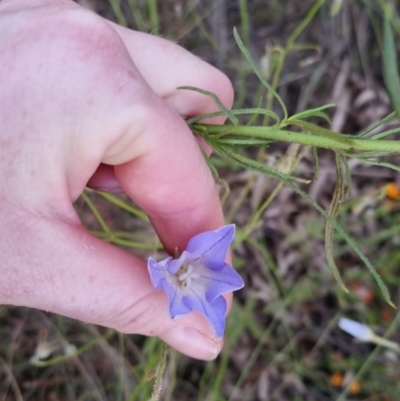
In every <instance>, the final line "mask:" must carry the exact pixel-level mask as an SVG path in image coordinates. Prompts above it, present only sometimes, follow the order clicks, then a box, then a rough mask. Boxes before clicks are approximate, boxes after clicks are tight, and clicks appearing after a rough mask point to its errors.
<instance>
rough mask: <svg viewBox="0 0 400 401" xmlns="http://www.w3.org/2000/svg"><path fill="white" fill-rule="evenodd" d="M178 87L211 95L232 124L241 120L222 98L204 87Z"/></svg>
mask: <svg viewBox="0 0 400 401" xmlns="http://www.w3.org/2000/svg"><path fill="white" fill-rule="evenodd" d="M178 89H181V90H189V91H194V92H198V93H201V94H202V95H205V96H209V97H210V98H211V99H213V100H214V102H215V103H216V104H217V106H218V107H219V108H220V109H221V111H223V112H224V114H225V115H226V117H227V118H228V119H229V120H230V121H231V122H232V124H234V125H236V124H237V123H238V122H239V120H238V119H237V118H236V117H235V115H234V114H233V113H232V111H231V110H228V109H227V108H226V107H225V106H224V105H223V104H222V102H221V100H219V98H218V96H217V95H216V94H215V93H213V92H209V91H206V90H204V89H199V88H195V87H194V86H179V87H178Z"/></svg>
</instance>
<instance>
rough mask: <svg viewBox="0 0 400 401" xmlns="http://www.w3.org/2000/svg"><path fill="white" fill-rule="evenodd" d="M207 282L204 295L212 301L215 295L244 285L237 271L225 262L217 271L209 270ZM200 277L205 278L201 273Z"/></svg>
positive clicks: (238, 288)
mask: <svg viewBox="0 0 400 401" xmlns="http://www.w3.org/2000/svg"><path fill="white" fill-rule="evenodd" d="M209 273H211V274H209V275H208V278H209V280H210V281H209V284H208V288H207V290H206V293H205V296H206V299H207V301H209V302H212V301H214V300H215V299H216V298H217V297H219V296H220V295H222V294H225V293H226V292H230V291H236V290H240V289H241V288H243V287H244V282H243V280H242V278H241V277H240V275H239V273H238V272H237V271H236V270H235V269H234V268H232V267H231V266H230V265H228V264H227V263H225V265H224V267H223V268H222V269H221V270H218V271H212V270H210V271H209ZM200 277H201V278H206V277H205V276H203V275H201V276H200Z"/></svg>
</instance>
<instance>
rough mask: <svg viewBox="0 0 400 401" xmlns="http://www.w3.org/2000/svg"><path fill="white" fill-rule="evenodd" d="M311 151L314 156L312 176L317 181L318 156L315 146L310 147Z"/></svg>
mask: <svg viewBox="0 0 400 401" xmlns="http://www.w3.org/2000/svg"><path fill="white" fill-rule="evenodd" d="M312 152H313V156H314V178H315V180H316V181H318V178H319V158H318V151H317V148H316V147H315V146H313V147H312Z"/></svg>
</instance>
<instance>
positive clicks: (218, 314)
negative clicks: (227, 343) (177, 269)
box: [183, 292, 226, 338]
mask: <svg viewBox="0 0 400 401" xmlns="http://www.w3.org/2000/svg"><path fill="white" fill-rule="evenodd" d="M183 302H184V303H185V304H186V305H187V306H188V307H190V308H191V309H193V310H197V311H199V312H200V313H201V314H202V315H204V316H205V317H206V318H207V320H208V322H209V323H210V325H211V327H212V328H213V329H214V332H215V334H216V335H217V337H218V338H221V337H222V336H223V335H224V331H225V319H226V301H225V298H224V297H218V298H216V299H215V300H214V301H213V302H208V301H207V300H206V299H205V298H204V296H202V294H197V293H194V292H193V296H190V297H184V298H183Z"/></svg>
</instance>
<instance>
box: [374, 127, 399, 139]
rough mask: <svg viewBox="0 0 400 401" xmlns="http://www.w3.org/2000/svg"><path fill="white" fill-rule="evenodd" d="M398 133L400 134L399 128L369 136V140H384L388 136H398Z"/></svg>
mask: <svg viewBox="0 0 400 401" xmlns="http://www.w3.org/2000/svg"><path fill="white" fill-rule="evenodd" d="M398 133H400V127H397V128H393V129H389V130H387V131H384V132H380V133H379V134H376V135H373V136H371V139H374V140H376V139H381V138H386V137H387V136H389V135H394V134H398Z"/></svg>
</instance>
